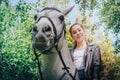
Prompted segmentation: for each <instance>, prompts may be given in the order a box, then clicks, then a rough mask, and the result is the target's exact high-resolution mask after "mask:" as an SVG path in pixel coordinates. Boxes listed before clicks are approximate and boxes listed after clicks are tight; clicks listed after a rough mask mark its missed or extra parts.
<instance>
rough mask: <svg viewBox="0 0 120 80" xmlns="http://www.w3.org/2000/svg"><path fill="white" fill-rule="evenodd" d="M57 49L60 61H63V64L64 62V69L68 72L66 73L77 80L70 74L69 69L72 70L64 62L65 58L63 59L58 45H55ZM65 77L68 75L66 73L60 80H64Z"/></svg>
mask: <svg viewBox="0 0 120 80" xmlns="http://www.w3.org/2000/svg"><path fill="white" fill-rule="evenodd" d="M55 49H56V50H57V52H58V55H59V58H60V60H61V62H62V64H63V66H64V69H65V70H66V72H67V73H68V74H69V76H70V77H71V78H72V80H76V79H75V77H74V76H72V74H71V73H70V72H69V70H68V69H70V68H69V67H67V66H66V64H65V62H64V60H63V58H62V55H61V51H60V50H59V48H58V45H55ZM65 75H66V73H64V74H63V75H62V76H61V77H60V79H59V80H62V78H63V77H64V76H65Z"/></svg>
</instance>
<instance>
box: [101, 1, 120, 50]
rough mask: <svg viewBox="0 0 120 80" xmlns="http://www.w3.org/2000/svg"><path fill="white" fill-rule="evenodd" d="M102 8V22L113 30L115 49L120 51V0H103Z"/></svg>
mask: <svg viewBox="0 0 120 80" xmlns="http://www.w3.org/2000/svg"><path fill="white" fill-rule="evenodd" d="M102 5H103V6H102V9H101V16H102V22H103V23H105V24H106V29H109V30H112V31H113V34H115V35H114V39H115V43H114V46H115V49H116V51H118V52H120V22H119V21H120V0H103V4H102Z"/></svg>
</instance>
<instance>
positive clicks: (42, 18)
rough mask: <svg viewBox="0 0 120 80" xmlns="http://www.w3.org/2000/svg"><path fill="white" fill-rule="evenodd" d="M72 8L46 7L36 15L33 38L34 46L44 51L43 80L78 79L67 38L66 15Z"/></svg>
mask: <svg viewBox="0 0 120 80" xmlns="http://www.w3.org/2000/svg"><path fill="white" fill-rule="evenodd" d="M72 9H73V6H71V7H67V8H65V9H63V10H61V11H60V10H58V9H56V8H55V7H46V8H44V9H42V10H41V11H39V12H38V13H37V14H36V15H35V17H34V18H35V24H34V27H33V29H32V38H33V41H34V43H33V44H34V47H35V48H36V49H37V50H39V51H40V52H41V53H42V75H43V80H78V77H75V78H74V75H75V67H74V63H73V61H72V59H71V56H70V53H69V49H68V46H67V41H66V38H65V23H64V16H66V15H67V14H68V13H69V12H70V11H71V10H72ZM62 60H63V61H62Z"/></svg>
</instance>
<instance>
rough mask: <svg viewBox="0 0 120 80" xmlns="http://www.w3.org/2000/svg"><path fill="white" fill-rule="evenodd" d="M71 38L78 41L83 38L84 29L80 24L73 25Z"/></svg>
mask: <svg viewBox="0 0 120 80" xmlns="http://www.w3.org/2000/svg"><path fill="white" fill-rule="evenodd" d="M71 35H72V38H73V39H74V40H75V41H76V42H77V43H78V42H81V41H83V40H85V31H84V29H83V28H82V27H81V26H80V25H74V26H73V27H72V29H71Z"/></svg>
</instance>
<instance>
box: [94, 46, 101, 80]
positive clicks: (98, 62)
mask: <svg viewBox="0 0 120 80" xmlns="http://www.w3.org/2000/svg"><path fill="white" fill-rule="evenodd" d="M100 65H101V52H100V48H99V46H95V50H94V56H93V79H96V80H99V75H100Z"/></svg>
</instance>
